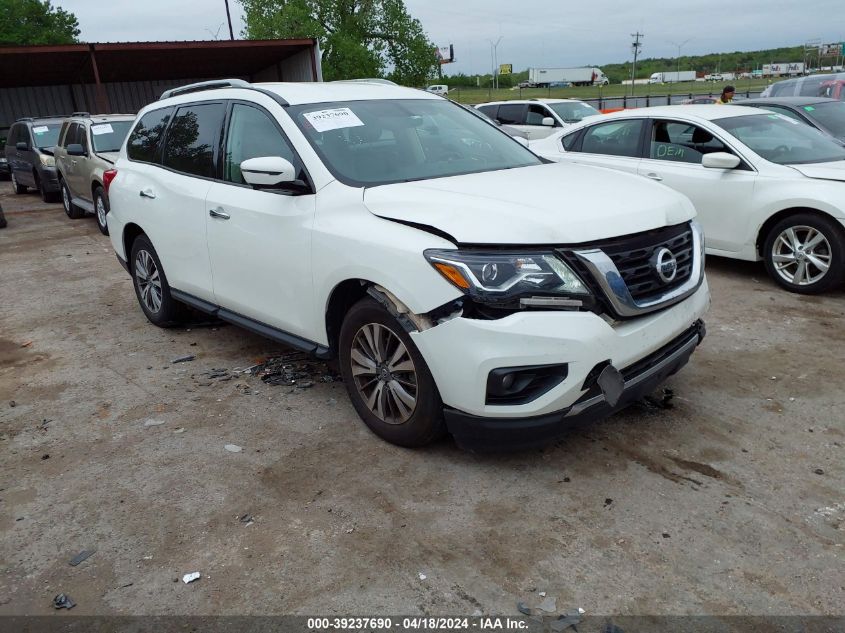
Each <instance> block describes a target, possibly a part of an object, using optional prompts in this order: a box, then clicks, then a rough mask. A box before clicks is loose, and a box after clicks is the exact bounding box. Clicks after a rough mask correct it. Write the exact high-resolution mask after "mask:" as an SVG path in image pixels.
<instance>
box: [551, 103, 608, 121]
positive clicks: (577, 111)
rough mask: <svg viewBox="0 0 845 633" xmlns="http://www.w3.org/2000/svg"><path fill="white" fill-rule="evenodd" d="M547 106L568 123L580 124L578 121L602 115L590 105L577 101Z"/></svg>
mask: <svg viewBox="0 0 845 633" xmlns="http://www.w3.org/2000/svg"><path fill="white" fill-rule="evenodd" d="M546 105H547V106H549V107H550V108H551V109H552V110H554V111H555V112H556V113H557V115H558V116H559V117H560V118H561V119H563V120H564V122H566V123H578V121H580V120H581V119H584V118H586V117H588V116H594V115H596V114H601V113H600V112H599V111H598V110H596V109H595V108H594V107H593V106H591V105H590V104H589V103H580V102H577V101H576V102H574V103H566V102H563V103H547V104H546Z"/></svg>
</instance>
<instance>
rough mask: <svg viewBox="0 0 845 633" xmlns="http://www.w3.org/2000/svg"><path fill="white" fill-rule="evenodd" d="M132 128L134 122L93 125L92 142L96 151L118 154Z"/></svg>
mask: <svg viewBox="0 0 845 633" xmlns="http://www.w3.org/2000/svg"><path fill="white" fill-rule="evenodd" d="M131 126H132V121H107V122H105V123H92V124H91V142H92V143H93V144H94V151H97V152H116V151H118V150H119V149H120V146H121V145H123V139H125V138H126V133H127V132H129V128H130V127H131Z"/></svg>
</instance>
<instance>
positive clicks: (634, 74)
mask: <svg viewBox="0 0 845 633" xmlns="http://www.w3.org/2000/svg"><path fill="white" fill-rule="evenodd" d="M631 37H633V38H634V41H633V43H632V44H631V48H632V49H633V50H634V65H633V67H632V68H631V96H632V97H633V96H634V86H636V83H634V82H636V80H637V57H638V56H639V54H640V49H641V48H642V46H643V45H642V43H641V42H640V38H641V37H645V35H644V34H642V33H640V32H639V31H637V32H636V33H631Z"/></svg>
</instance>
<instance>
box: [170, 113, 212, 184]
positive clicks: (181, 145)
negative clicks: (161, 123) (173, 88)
mask: <svg viewBox="0 0 845 633" xmlns="http://www.w3.org/2000/svg"><path fill="white" fill-rule="evenodd" d="M225 113H226V110H225V107H224V105H223V104H222V103H202V104H196V105H190V106H184V107H181V108H179V109H178V110H177V111H176V115H175V116H174V117H173V122H172V123H171V124H170V127H169V128H168V130H167V139H166V141H165V146H164V159H163V160H162V164H163V165H164V166H165V167H169V168H171V169H175V170H176V171H181V172H183V173H186V174H191V175H193V176H203V177H205V178H214V177H215V176H216V175H217V174H216V171H217V169H216V164H217V153H218V149H219V147H220V135H221V133H222V131H223V117H224V115H225Z"/></svg>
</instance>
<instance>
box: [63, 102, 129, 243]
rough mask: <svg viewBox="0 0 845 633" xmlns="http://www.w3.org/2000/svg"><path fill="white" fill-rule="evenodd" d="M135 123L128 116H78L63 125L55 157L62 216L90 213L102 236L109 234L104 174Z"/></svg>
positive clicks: (83, 114) (75, 115) (77, 114)
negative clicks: (63, 209) (62, 208)
mask: <svg viewBox="0 0 845 633" xmlns="http://www.w3.org/2000/svg"><path fill="white" fill-rule="evenodd" d="M134 120H135V116H134V115H131V114H100V115H95V116H91V115H90V114H88V113H87V112H78V113H75V114H74V115H72V116H71V117H70V118H69V119H68V120H67V121H65V122H64V123H63V124H62V129H61V132H60V133H59V143H58V145H57V146H56V149H55V152H54V153H55V158H56V168H57V169H58V171H59V185H60V186H61V190H62V205H63V206H64V208H65V213H67V215H68V217H69V218H81V217H83V216H84V215H85V214H86V213H93V214H94V215H95V217H96V218H97V226H98V227H100V231H101V232H102V233H103V235H108V234H109V229H108V225H107V224H106V215H107V214H108V212H109V201H108V197H107V196H106V194H105V189H104V188H103V172H105V171H106V170H107V169H110V168H111V167H112V165H114V161H115V160H116V159H117V153H118V152H119V151H120V146H121V145H123V141H124V140H125V139H126V135H127V134H128V133H129V128H130V127H132V122H133V121H134Z"/></svg>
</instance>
